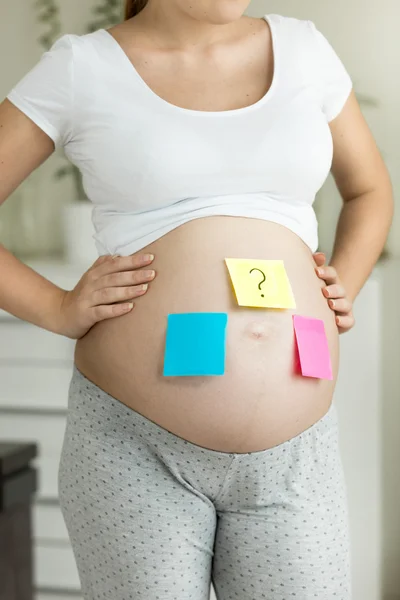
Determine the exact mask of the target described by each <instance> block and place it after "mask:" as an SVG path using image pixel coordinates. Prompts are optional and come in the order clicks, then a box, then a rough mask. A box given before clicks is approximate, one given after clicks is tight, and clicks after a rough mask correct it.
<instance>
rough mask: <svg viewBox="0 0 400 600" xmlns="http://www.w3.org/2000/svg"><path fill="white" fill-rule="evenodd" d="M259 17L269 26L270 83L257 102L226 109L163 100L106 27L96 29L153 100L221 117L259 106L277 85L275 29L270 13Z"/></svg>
mask: <svg viewBox="0 0 400 600" xmlns="http://www.w3.org/2000/svg"><path fill="white" fill-rule="evenodd" d="M260 18H261V19H262V20H264V21H266V23H267V25H268V26H269V30H270V33H271V43H272V59H273V65H274V67H273V68H274V72H273V75H272V81H271V85H270V86H269V88H268V90H267V91H266V93H265V94H264V96H263V97H262V98H260V99H259V100H257V102H253V104H249V105H248V106H242V107H241V108H231V109H227V110H196V109H193V108H184V107H182V106H178V105H177V104H173V103H172V102H168V100H165V99H164V98H162V97H161V96H159V95H158V94H156V92H155V91H154V90H153V89H152V88H151V87H150V86H149V85H148V84H147V83H146V82H145V80H144V79H143V77H142V76H141V75H140V74H139V72H138V71H137V69H136V67H135V65H134V64H133V62H132V61H131V59H130V58H129V57H128V55H127V53H126V52H125V50H124V49H123V48H122V46H121V44H120V43H119V42H118V41H117V40H116V39H115V37H114V36H113V35H112V34H111V33H110V32H109V31H107V29H104V28H101V29H98V30H97V31H98V32H100V33H103V34H106V36H107V38H108V39H109V40H110V41H111V43H112V44H113V46H114V47H116V48H117V50H118V51H119V52H120V53H122V55H123V59H124V61H125V62H127V63H128V67H129V68H130V70H131V72H132V73H133V75H134V77H135V78H136V79H137V80H138V82H139V83H140V85H141V86H142V87H143V88H144V89H145V90H146V92H147V93H148V94H149V96H151V97H152V98H153V100H156V101H157V102H158V103H159V104H162V105H164V106H165V107H166V108H168V109H170V110H174V111H176V112H180V113H186V114H191V115H197V116H209V117H223V116H231V115H232V116H233V115H239V114H244V113H247V112H251V111H253V110H256V109H257V108H259V107H260V106H262V105H263V104H265V103H266V102H267V101H268V100H269V99H270V98H271V96H272V95H273V93H274V91H275V88H276V85H277V79H278V65H279V57H278V52H277V46H278V44H277V39H276V31H275V28H274V26H273V25H272V19H271V16H270V15H263V16H262V17H260Z"/></svg>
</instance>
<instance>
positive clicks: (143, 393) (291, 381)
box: [75, 217, 338, 452]
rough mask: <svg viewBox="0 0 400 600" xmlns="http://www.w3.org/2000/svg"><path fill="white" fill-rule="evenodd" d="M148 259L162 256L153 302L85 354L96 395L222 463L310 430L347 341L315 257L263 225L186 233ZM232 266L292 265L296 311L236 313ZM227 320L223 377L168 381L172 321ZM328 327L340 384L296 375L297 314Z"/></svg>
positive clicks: (114, 323) (229, 221) (211, 221)
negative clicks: (202, 316)
mask: <svg viewBox="0 0 400 600" xmlns="http://www.w3.org/2000/svg"><path fill="white" fill-rule="evenodd" d="M142 252H152V253H153V254H154V255H155V260H154V263H153V266H154V268H155V270H156V272H157V276H156V278H155V280H154V281H153V282H152V283H151V284H150V286H149V290H148V292H147V293H146V294H145V295H144V296H143V297H141V298H139V299H137V300H136V306H135V308H134V309H133V311H132V312H131V313H129V314H127V315H124V316H121V317H117V318H114V319H109V320H105V321H102V322H100V323H97V324H96V325H95V326H94V327H92V329H91V330H90V331H89V332H88V333H87V334H86V335H85V336H84V337H83V338H81V339H80V340H78V341H77V344H76V350H75V363H76V365H77V367H78V368H79V369H80V370H81V371H82V373H84V375H86V377H88V379H90V380H91V381H93V382H94V383H95V384H96V385H98V386H99V387H100V388H102V389H103V390H105V391H106V392H108V393H109V394H110V395H112V396H113V397H115V398H117V399H118V400H120V401H121V402H123V403H124V404H126V405H127V406H129V407H131V408H132V409H134V410H136V411H138V412H140V413H141V414H142V415H144V416H145V417H147V418H148V419H150V420H152V421H154V422H156V423H157V424H158V425H160V426H161V427H164V428H165V429H168V430H169V431H171V432H172V433H174V434H175V435H178V436H180V437H182V438H184V439H187V440H189V441H191V442H192V443H195V444H198V445H200V446H203V447H206V448H211V449H214V450H219V451H223V452H255V451H259V450H263V449H266V448H270V447H272V446H275V445H277V444H279V443H282V442H283V441H286V440H288V439H290V438H292V437H294V436H295V435H297V434H299V433H300V432H301V431H304V430H305V429H307V428H308V427H310V426H311V425H313V424H314V423H315V422H316V421H317V420H318V419H320V418H321V417H322V416H323V415H324V414H325V413H326V412H327V410H328V408H329V406H330V403H331V401H332V395H333V389H334V384H335V380H336V375H337V368H338V332H337V328H336V324H335V319H334V314H333V313H332V311H331V310H330V309H329V307H328V305H327V302H326V299H325V298H324V296H323V295H322V292H321V288H322V287H323V282H322V281H321V280H320V279H319V278H318V277H317V275H316V273H315V270H314V268H315V264H314V261H313V258H312V254H311V252H310V250H309V249H308V247H307V246H306V245H305V244H304V243H303V242H302V241H301V240H300V239H299V238H298V237H297V236H296V235H295V234H294V233H292V232H291V231H289V230H288V229H286V228H284V227H282V226H280V225H277V224H274V223H270V222H265V221H261V220H257V219H247V218H236V217H207V218H204V219H197V220H194V221H191V222H189V223H186V224H185V225H183V226H181V227H179V228H177V229H175V230H174V231H172V232H170V233H169V234H167V235H166V236H164V237H162V238H160V239H159V240H157V241H156V242H154V243H152V244H150V245H149V246H147V247H146V248H145V249H143V250H141V251H140V253H142ZM225 258H257V259H282V260H283V261H284V264H285V268H286V271H287V274H288V277H289V280H290V283H291V286H292V290H293V293H294V297H295V300H296V309H289V310H286V309H285V310H282V309H265V308H246V307H241V306H238V304H237V302H236V299H235V296H234V294H233V289H232V285H231V281H230V278H229V275H228V271H227V269H226V266H225V263H224V259H225ZM179 312H226V313H227V315H228V325H227V336H226V362H225V374H224V375H222V376H196V377H164V376H163V363H164V349H165V334H166V324H167V315H168V314H169V313H179ZM293 314H298V315H302V316H307V317H313V318H317V319H322V320H323V321H324V324H325V331H326V335H327V338H328V344H329V350H330V356H331V362H332V369H333V381H329V380H323V379H314V378H309V377H302V376H300V375H299V374H297V373H296V372H295V370H294V356H295V338H294V332H293V320H292V315H293Z"/></svg>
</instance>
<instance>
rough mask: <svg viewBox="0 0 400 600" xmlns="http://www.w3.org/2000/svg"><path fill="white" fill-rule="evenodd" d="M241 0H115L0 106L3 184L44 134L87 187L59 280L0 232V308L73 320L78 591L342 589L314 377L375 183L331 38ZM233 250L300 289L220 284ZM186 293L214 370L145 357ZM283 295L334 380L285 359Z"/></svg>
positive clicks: (63, 487) (373, 201) (326, 395)
mask: <svg viewBox="0 0 400 600" xmlns="http://www.w3.org/2000/svg"><path fill="white" fill-rule="evenodd" d="M248 4H249V2H248V0H196V1H194V2H192V3H190V2H187V1H186V0H170V1H169V2H165V1H163V0H148V2H147V3H146V2H143V1H141V2H137V1H130V2H128V3H127V6H126V20H125V21H124V22H123V23H120V24H118V25H116V26H113V27H112V28H110V29H108V30H106V29H99V30H97V31H95V32H93V33H90V34H86V35H72V34H70V35H64V36H62V37H61V38H60V39H59V40H58V41H57V42H56V43H55V44H54V45H53V47H52V48H51V49H50V50H49V51H48V52H46V53H45V54H44V55H43V57H42V58H41V60H40V61H39V62H38V64H37V65H36V66H35V67H34V68H33V69H32V70H31V71H30V72H29V73H28V74H27V75H26V76H25V77H24V78H23V79H22V80H21V81H20V82H19V83H17V85H16V86H15V88H14V89H13V90H11V91H10V93H9V95H8V97H7V98H6V99H5V100H4V102H3V104H2V105H1V108H0V199H1V200H5V199H6V198H7V197H8V196H9V194H10V193H11V192H12V191H13V190H14V189H15V188H16V187H17V186H18V185H19V184H20V183H21V181H22V180H24V179H25V178H26V177H27V176H28V175H29V173H30V172H31V171H32V170H33V169H35V168H36V167H38V165H40V164H41V163H42V162H43V161H44V160H45V159H47V157H48V156H49V155H50V154H51V153H52V152H53V151H54V149H55V148H58V147H63V148H64V149H65V152H66V155H67V157H68V158H69V159H70V160H71V161H72V163H74V164H75V165H76V166H77V167H78V168H79V169H80V171H81V173H82V176H83V184H84V187H85V190H86V193H87V195H88V197H89V198H90V200H91V201H92V202H93V205H94V210H93V222H94V226H95V235H94V238H95V242H96V245H97V249H98V253H99V258H98V260H96V262H95V263H94V264H93V265H92V266H91V267H90V268H89V269H88V271H87V272H86V273H84V274H83V276H82V278H81V280H80V281H79V282H78V284H77V286H76V287H75V289H73V290H62V289H60V288H58V287H57V286H55V285H53V284H52V283H50V282H49V281H47V280H45V279H44V278H42V277H41V276H40V275H39V274H37V273H35V272H34V271H32V270H31V269H29V268H28V266H26V265H24V264H22V263H21V262H20V261H18V260H17V259H16V258H15V257H14V256H12V255H11V253H10V252H8V251H7V250H6V249H5V248H3V247H2V248H1V251H0V305H1V306H2V308H4V309H5V310H7V311H9V312H10V313H13V314H15V315H17V316H18V317H19V318H21V319H24V320H26V321H30V322H32V323H35V324H36V325H38V326H39V327H43V328H46V329H48V330H50V331H53V332H55V333H58V334H61V335H64V336H67V337H70V338H73V339H76V340H77V343H76V351H75V362H74V367H73V375H72V380H71V384H70V389H69V409H68V419H67V426H66V431H65V437H64V442H63V449H62V456H61V462H60V468H59V493H60V504H61V509H62V512H63V515H64V518H65V522H66V524H67V527H68V531H69V535H70V538H71V542H72V546H73V550H74V554H75V558H76V562H77V566H78V570H79V575H80V579H81V584H82V593H83V595H84V598H85V600H99V599H101V598H104V599H108V600H111V599H112V600H128V599H130V598H133V599H135V600H136V599H143V600H161V599H162V600H172V599H176V600H189V599H190V600H206V599H207V598H208V595H209V590H210V583H211V582H213V584H214V587H215V591H216V594H217V598H218V600H234V599H238V600H258V599H261V598H267V599H269V600H288V599H289V598H292V597H293V598H299V599H301V600H305V599H309V598H310V599H311V598H313V599H314V598H318V599H319V600H325V599H327V600H328V599H331V598H336V599H337V600H348V599H349V598H350V594H351V592H350V575H349V572H350V569H349V563H350V559H349V541H348V524H347V509H346V492H345V487H344V482H343V472H342V466H341V461H340V456H339V450H338V431H337V416H336V410H335V405H334V404H332V396H333V390H334V384H335V380H336V375H337V369H338V336H339V333H341V332H343V331H346V330H347V329H349V328H351V326H352V325H353V315H352V301H353V300H354V298H355V297H356V295H357V294H358V292H359V290H360V289H361V287H362V286H363V284H364V282H365V280H366V279H367V277H368V275H369V273H370V271H371V270H372V268H373V265H374V264H375V262H376V261H377V259H378V257H379V255H380V253H381V251H382V248H383V246H384V243H385V239H386V237H387V233H388V230H389V226H390V222H391V218H392V202H393V201H392V190H391V183H390V179H389V176H388V173H387V170H386V168H385V166H384V163H383V161H382V159H381V157H380V154H379V152H378V150H377V147H376V144H375V142H374V140H373V138H372V135H371V133H370V131H369V129H368V127H367V125H366V123H365V121H364V119H363V116H362V114H361V112H360V109H359V106H358V104H357V100H356V98H355V95H354V92H353V91H352V84H351V80H350V77H349V75H348V73H347V71H346V69H345V67H344V66H343V64H342V62H341V61H340V59H339V58H338V56H337V54H336V53H335V52H334V50H333V49H332V47H331V45H330V44H329V42H328V41H327V39H326V38H325V37H324V36H323V34H322V33H321V32H320V31H319V30H318V29H317V28H316V26H315V25H314V23H313V22H311V21H307V20H300V19H296V18H289V17H284V16H280V15H277V14H268V15H265V16H264V17H263V18H250V17H247V16H244V14H243V13H244V11H245V10H246V8H247V6H248ZM331 169H332V173H333V175H334V178H335V181H336V183H337V185H338V188H339V190H340V193H341V195H342V197H343V201H344V202H343V209H342V212H341V215H340V220H339V224H338V229H337V237H336V244H335V248H334V253H333V256H332V260H331V263H330V264H329V265H325V264H324V263H325V260H324V257H323V256H322V257H321V256H320V255H318V254H315V251H316V249H317V244H318V240H317V223H316V218H315V214H314V212H313V208H312V204H313V201H314V198H315V194H316V192H317V191H318V190H319V189H320V187H321V186H322V184H323V182H324V181H325V179H326V177H327V175H328V173H329V172H330V170H331ZM231 257H233V258H242V259H246V258H248V259H265V260H268V259H278V260H282V261H284V265H285V268H286V272H287V275H288V278H289V281H290V284H291V287H292V290H293V294H294V297H295V301H296V309H295V310H292V309H289V310H277V309H262V308H258V309H257V308H246V307H244V306H238V304H237V302H236V300H235V297H234V294H233V291H232V285H231V282H230V280H229V276H228V271H227V268H226V265H225V263H224V260H225V258H231ZM318 271H319V272H318ZM188 312H193V313H198V312H206V313H215V312H223V313H226V314H227V316H228V324H227V330H226V362H225V373H224V374H223V375H222V376H214V377H213V376H197V377H196V376H187V377H168V376H164V374H163V360H164V349H165V339H166V327H167V318H168V315H169V314H172V313H188ZM293 314H298V315H303V316H307V317H311V318H316V319H320V320H322V321H323V323H324V326H325V332H326V337H327V340H328V346H329V352H330V359H331V364H332V370H333V379H332V380H329V379H319V378H315V377H303V376H301V375H300V374H299V373H297V372H296V371H295V370H294V368H293V364H294V355H295V354H294V353H295V339H294V332H293V321H292V316H293ZM348 400H349V401H351V398H349V399H348Z"/></svg>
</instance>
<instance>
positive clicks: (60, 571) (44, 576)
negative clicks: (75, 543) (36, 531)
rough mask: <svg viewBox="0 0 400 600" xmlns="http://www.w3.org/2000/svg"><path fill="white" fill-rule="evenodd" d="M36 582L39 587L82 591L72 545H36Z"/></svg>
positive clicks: (40, 543)
mask: <svg viewBox="0 0 400 600" xmlns="http://www.w3.org/2000/svg"><path fill="white" fill-rule="evenodd" d="M34 582H35V587H37V588H52V589H56V590H57V589H62V590H71V591H73V592H80V587H81V586H80V581H79V576H78V569H77V567H76V563H75V558H74V554H73V552H72V548H71V546H69V545H67V544H65V545H62V544H57V545H56V544H44V543H42V542H39V543H36V544H35V545H34Z"/></svg>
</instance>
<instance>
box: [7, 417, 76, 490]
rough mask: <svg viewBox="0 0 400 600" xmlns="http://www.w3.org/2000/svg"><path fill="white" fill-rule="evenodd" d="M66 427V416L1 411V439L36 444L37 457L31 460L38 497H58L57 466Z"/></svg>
mask: <svg viewBox="0 0 400 600" xmlns="http://www.w3.org/2000/svg"><path fill="white" fill-rule="evenodd" d="M65 427H66V417H65V415H59V416H58V415H46V414H40V413H39V414H29V415H27V414H24V413H22V412H21V413H11V412H10V413H7V412H2V413H1V412H0V439H2V440H4V441H11V440H12V441H24V442H26V441H34V442H36V443H37V444H38V457H37V458H36V459H35V460H33V461H32V464H33V465H34V466H35V467H37V469H38V492H37V497H43V498H57V497H58V466H59V461H60V455H61V448H62V443H63V438H64V432H65Z"/></svg>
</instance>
